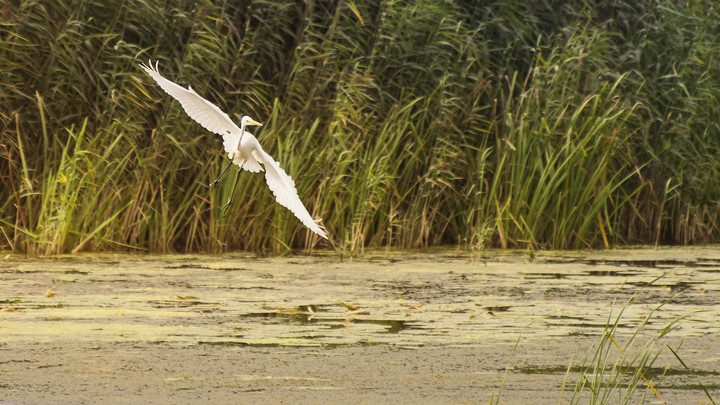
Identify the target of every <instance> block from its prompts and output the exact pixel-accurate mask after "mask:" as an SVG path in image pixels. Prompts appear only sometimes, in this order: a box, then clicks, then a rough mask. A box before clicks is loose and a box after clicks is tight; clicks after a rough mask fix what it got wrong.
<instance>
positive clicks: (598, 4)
mask: <svg viewBox="0 0 720 405" xmlns="http://www.w3.org/2000/svg"><path fill="white" fill-rule="evenodd" d="M717 6H718V4H717V2H715V1H692V2H676V1H670V0H668V1H662V0H658V1H649V0H640V1H635V2H625V1H618V0H607V1H592V0H585V1H525V0H523V1H512V0H511V1H502V2H492V1H481V0H477V1H467V0H465V1H460V0H455V1H451V0H420V1H399V0H355V1H349V0H345V1H342V0H339V1H312V0H306V1H301V0H297V1H294V2H287V1H284V0H258V1H247V0H245V1H230V0H227V1H210V0H206V1H188V0H175V1H173V0H157V1H152V0H145V1H143V0H124V1H105V0H55V1H38V0H10V1H8V2H6V3H5V5H4V6H3V8H2V10H0V26H1V27H2V30H1V31H0V131H1V132H0V230H1V231H2V232H1V235H0V249H11V250H14V251H17V252H26V251H27V252H31V253H40V254H42V253H58V252H70V251H79V250H116V249H143V250H149V251H221V250H234V249H248V250H260V251H279V250H283V249H286V248H287V247H298V248H308V249H309V248H313V247H326V246H327V247H329V246H330V245H329V244H327V243H326V242H324V241H319V240H318V238H317V237H316V236H315V235H313V234H311V233H310V232H309V231H307V230H306V229H305V228H304V227H303V226H302V225H301V224H300V223H299V222H298V221H297V220H295V218H294V217H293V216H292V214H291V213H290V212H289V211H287V210H285V209H284V208H282V207H280V206H279V205H277V204H275V203H274V199H273V196H272V194H270V192H269V190H268V189H267V187H266V186H265V183H264V177H263V176H262V175H258V174H251V173H243V174H242V175H241V176H242V177H241V181H240V185H239V187H238V191H237V194H236V196H235V198H234V200H233V203H232V205H231V207H230V210H229V211H228V213H227V215H221V213H220V210H219V207H220V206H221V205H222V204H223V203H224V202H225V200H226V199H227V197H228V194H229V193H230V189H231V188H232V182H233V177H234V175H231V176H228V177H227V178H226V179H225V181H224V182H223V183H221V186H220V187H218V188H217V189H215V190H214V191H212V192H211V191H210V190H209V189H208V183H210V182H211V181H212V180H213V179H214V178H215V177H216V176H217V175H218V174H219V172H220V170H221V167H222V165H223V164H224V162H225V160H226V157H225V156H224V155H223V153H222V147H221V140H220V139H219V137H217V136H216V135H214V134H211V133H209V132H207V131H205V130H204V129H203V128H202V127H200V126H199V125H198V124H196V123H194V122H193V121H192V120H191V119H190V118H189V117H187V116H186V115H185V113H184V112H183V110H182V108H181V107H180V105H179V104H178V103H177V102H175V101H174V100H172V99H171V98H170V97H169V96H168V95H167V94H165V93H163V92H162V91H161V90H160V89H159V88H158V87H157V86H156V85H155V84H154V82H152V80H151V79H150V78H149V77H148V76H147V75H146V74H145V73H144V72H142V71H141V70H140V69H139V68H138V63H139V62H141V61H147V60H148V59H153V60H159V61H160V70H161V72H162V73H163V74H164V75H165V76H166V77H168V78H169V79H171V80H174V81H176V82H178V83H180V84H184V85H187V84H190V85H192V86H193V88H194V89H195V90H196V91H197V92H198V93H200V94H201V95H203V96H204V97H206V98H208V99H209V100H211V101H213V102H215V103H217V104H218V105H219V106H220V107H221V108H222V109H223V110H225V111H228V112H229V113H230V115H231V117H234V118H235V119H237V120H238V121H239V117H240V116H242V115H244V114H248V115H251V116H253V117H254V118H256V119H258V120H260V121H262V122H264V123H265V124H266V125H265V126H264V127H262V128H261V129H259V130H258V131H256V135H257V136H258V138H259V139H260V141H261V143H262V144H263V145H264V148H265V150H266V151H268V152H269V153H270V154H271V155H273V156H275V157H276V158H277V159H278V160H279V161H280V163H281V165H282V166H283V167H284V168H285V169H286V171H287V172H288V173H289V174H290V175H291V176H293V177H294V179H295V182H296V185H297V189H298V192H299V194H300V196H301V199H302V200H303V201H304V202H305V205H306V206H307V207H308V210H309V211H310V212H311V213H312V214H313V215H315V216H318V217H322V218H323V223H324V225H325V226H326V227H327V230H328V232H329V234H330V235H331V237H332V238H333V240H334V241H335V243H336V244H337V246H338V248H340V249H342V250H344V251H351V252H357V251H360V250H362V249H363V248H364V247H366V246H385V245H391V246H402V247H415V246H427V245H434V244H458V245H462V246H467V247H470V248H482V247H484V246H500V247H533V248H545V247H547V248H581V247H602V246H614V245H618V244H626V243H651V244H662V243H679V244H687V243H699V242H710V241H718V240H720V128H719V127H718V123H720V104H719V103H718V97H719V96H720V70H719V69H720V68H719V66H720V41H719V40H718V38H720V12H719V10H718V9H717Z"/></svg>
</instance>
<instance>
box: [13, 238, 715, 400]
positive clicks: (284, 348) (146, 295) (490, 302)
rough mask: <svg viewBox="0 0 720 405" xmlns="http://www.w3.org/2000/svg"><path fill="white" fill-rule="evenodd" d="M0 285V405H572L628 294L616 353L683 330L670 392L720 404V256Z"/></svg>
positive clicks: (108, 272) (77, 278)
mask: <svg viewBox="0 0 720 405" xmlns="http://www.w3.org/2000/svg"><path fill="white" fill-rule="evenodd" d="M0 272H1V273H2V278H1V279H0V310H1V311H0V394H1V397H0V402H1V403H8V404H74V403H118V404H119V403H158V404H159V403H198V402H210V401H212V402H213V403H317V402H325V403H490V400H491V398H496V397H497V395H498V394H500V398H501V400H500V402H501V403H548V402H551V403H558V402H562V403H565V402H568V401H569V400H570V398H571V397H572V395H573V389H574V385H575V383H576V382H577V381H578V380H579V378H580V377H579V376H580V373H581V372H582V367H581V366H582V364H583V360H584V359H585V357H586V356H587V355H588V353H592V350H593V347H595V346H596V345H597V344H599V342H600V339H601V338H602V336H603V331H604V329H605V326H606V324H607V322H608V319H611V320H612V319H614V317H615V316H617V314H618V313H619V311H620V310H621V309H622V307H623V305H624V304H625V302H626V301H627V300H628V299H630V297H633V296H635V298H634V303H633V304H632V305H630V306H628V307H627V308H625V309H624V313H623V316H622V318H621V322H620V326H619V328H618V331H617V335H616V336H617V338H618V340H619V341H620V342H622V341H623V340H624V339H625V340H627V339H630V337H631V336H632V334H633V333H634V332H635V331H636V330H637V328H638V325H640V324H641V322H642V321H643V319H645V318H646V317H647V316H648V315H651V320H650V322H649V323H648V324H647V325H646V327H645V328H644V330H643V331H642V336H641V338H639V339H638V340H637V343H636V344H635V345H633V347H631V348H629V349H630V350H631V351H632V350H636V351H640V350H641V349H642V346H643V344H645V343H648V342H650V341H651V339H652V338H653V337H656V336H657V335H658V334H659V333H660V332H661V331H663V329H665V328H667V327H668V324H670V323H671V322H672V321H673V320H676V319H678V318H679V317H684V318H683V319H682V320H680V321H678V322H677V324H676V325H675V326H677V328H676V329H674V330H672V331H670V332H669V333H668V334H667V335H666V336H665V337H663V338H662V339H660V340H658V341H657V342H655V343H654V350H655V351H657V352H659V355H658V358H657V360H656V361H655V363H654V365H653V368H651V369H650V370H648V371H647V373H648V375H649V377H650V379H651V381H652V382H653V384H657V386H658V387H657V388H658V389H659V392H660V393H661V394H662V396H663V398H664V399H665V400H666V401H667V402H668V403H677V402H678V401H681V402H693V403H708V402H709V400H708V399H707V396H706V395H705V393H704V392H703V391H702V390H701V389H700V387H699V384H702V385H703V386H705V387H706V389H708V390H709V391H710V393H711V395H713V396H714V398H717V397H718V394H719V393H718V390H720V354H718V351H717V347H720V321H718V320H719V319H720V247H703V248H664V249H620V250H610V251H592V252H540V253H534V254H528V253H527V252H496V251H491V252H482V253H478V254H472V255H471V254H468V253H467V252H462V251H455V250H440V251H433V252H377V253H373V254H369V255H367V256H365V257H363V258H360V259H357V258H356V259H352V260H349V259H347V258H345V259H344V260H340V259H339V258H338V257H335V256H291V257H279V258H259V257H256V256H254V255H246V254H226V255H219V256H212V255H170V256H149V255H110V254H107V255H80V256H72V257H60V258H51V259H28V258H25V257H19V256H14V255H6V256H5V257H4V259H0ZM658 277H661V278H660V279H659V280H657V281H655V282H654V283H653V285H652V286H650V287H643V286H645V285H646V284H647V283H648V282H650V281H652V280H654V279H656V278H658ZM673 297H674V298H673ZM671 298H673V299H672V300H671V301H669V302H667V303H666V304H665V305H663V306H662V307H661V308H660V309H658V310H656V311H654V312H653V310H655V309H656V308H657V306H658V305H659V304H660V303H662V302H665V301H668V300H670V299H671ZM665 345H669V346H670V347H672V348H673V349H675V350H676V351H677V352H678V354H679V355H680V356H681V358H682V359H683V361H684V362H685V363H686V364H687V365H688V366H689V367H690V368H691V370H692V372H688V371H687V370H685V369H684V368H683V367H682V366H681V365H680V364H679V362H678V361H677V359H676V358H675V357H673V355H672V354H671V353H670V352H669V350H667V349H664V347H665ZM629 354H630V353H629ZM613 355H616V356H620V355H619V353H614V354H613ZM586 363H587V361H586ZM639 387H640V388H638V389H637V390H636V394H637V395H638V400H641V399H642V395H645V396H646V400H647V401H648V403H650V402H656V401H657V398H654V396H653V394H652V393H651V392H649V391H648V390H646V389H645V387H644V386H642V385H641V386H639Z"/></svg>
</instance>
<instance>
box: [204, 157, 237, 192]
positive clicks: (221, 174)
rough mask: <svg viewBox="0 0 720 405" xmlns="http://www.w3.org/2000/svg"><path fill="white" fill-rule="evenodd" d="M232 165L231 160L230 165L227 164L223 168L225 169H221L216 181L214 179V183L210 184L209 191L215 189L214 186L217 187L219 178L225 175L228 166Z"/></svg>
mask: <svg viewBox="0 0 720 405" xmlns="http://www.w3.org/2000/svg"><path fill="white" fill-rule="evenodd" d="M232 165H233V162H232V160H231V161H230V163H228V165H227V166H225V168H224V169H223V171H222V173H220V175H219V176H218V177H217V179H215V181H213V182H212V183H210V191H212V190H214V189H215V186H217V184H218V182H219V181H220V178H221V177H222V176H223V175H224V174H225V172H227V171H228V169H229V168H230V166H232Z"/></svg>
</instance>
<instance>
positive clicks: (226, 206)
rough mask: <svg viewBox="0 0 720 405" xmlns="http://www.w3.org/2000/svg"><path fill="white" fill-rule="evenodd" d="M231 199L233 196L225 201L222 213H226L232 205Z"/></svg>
mask: <svg viewBox="0 0 720 405" xmlns="http://www.w3.org/2000/svg"><path fill="white" fill-rule="evenodd" d="M231 201H232V197H230V198H228V200H227V202H226V203H225V205H223V206H222V207H220V211H221V212H222V215H225V213H226V212H227V210H228V208H229V207H230V202H231Z"/></svg>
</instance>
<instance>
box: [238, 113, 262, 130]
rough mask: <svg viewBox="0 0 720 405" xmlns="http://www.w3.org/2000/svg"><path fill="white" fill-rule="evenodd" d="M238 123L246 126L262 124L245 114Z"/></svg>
mask: <svg viewBox="0 0 720 405" xmlns="http://www.w3.org/2000/svg"><path fill="white" fill-rule="evenodd" d="M240 124H242V126H243V127H246V126H248V125H257V126H259V127H261V126H262V124H261V123H259V122H257V121H255V120H254V119H252V118H250V117H248V116H247V115H245V116H243V117H242V120H241V121H240Z"/></svg>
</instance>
